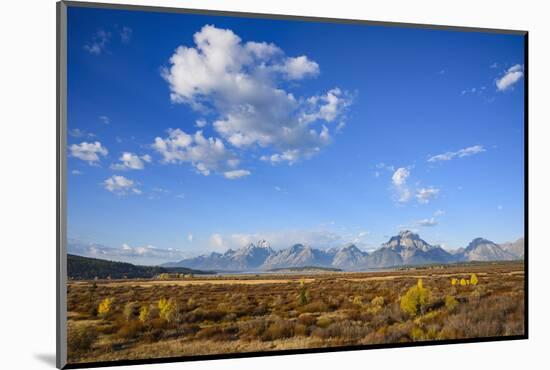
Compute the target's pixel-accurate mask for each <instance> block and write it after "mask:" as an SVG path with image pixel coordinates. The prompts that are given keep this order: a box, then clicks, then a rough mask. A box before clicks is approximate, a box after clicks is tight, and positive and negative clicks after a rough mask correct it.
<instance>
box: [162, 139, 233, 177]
mask: <svg viewBox="0 0 550 370" xmlns="http://www.w3.org/2000/svg"><path fill="white" fill-rule="evenodd" d="M152 147H153V149H155V150H156V151H157V152H159V153H160V154H161V155H162V157H163V159H162V161H163V162H164V163H191V164H192V165H193V167H194V168H195V170H196V171H197V172H198V173H200V174H202V175H204V176H208V175H210V173H211V172H212V171H215V172H226V171H233V170H236V169H235V168H234V167H236V166H238V165H239V163H240V161H239V160H238V158H236V156H235V154H234V153H232V152H231V151H229V150H227V149H226V147H225V144H224V143H223V141H222V140H221V139H219V138H213V137H210V138H205V137H204V135H203V133H202V131H197V132H195V133H194V134H192V135H191V134H188V133H186V132H185V131H183V130H181V129H179V128H178V129H169V130H168V137H166V138H161V137H157V138H155V142H154V143H153V145H152Z"/></svg>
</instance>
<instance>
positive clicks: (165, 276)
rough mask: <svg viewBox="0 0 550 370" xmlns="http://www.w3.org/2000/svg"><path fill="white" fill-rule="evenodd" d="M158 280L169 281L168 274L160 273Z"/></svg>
mask: <svg viewBox="0 0 550 370" xmlns="http://www.w3.org/2000/svg"><path fill="white" fill-rule="evenodd" d="M159 279H160V280H170V274H167V273H162V274H160V275H159Z"/></svg>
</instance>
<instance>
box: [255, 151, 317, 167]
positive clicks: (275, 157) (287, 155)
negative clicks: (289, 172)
mask: <svg viewBox="0 0 550 370" xmlns="http://www.w3.org/2000/svg"><path fill="white" fill-rule="evenodd" d="M300 155H301V153H300V151H299V150H298V149H293V150H285V151H284V152H282V153H275V154H272V155H263V156H261V157H260V160H262V161H265V162H271V163H273V164H276V163H281V162H287V163H288V164H290V165H292V164H294V163H295V162H296V161H298V160H299V159H300ZM309 155H313V153H311V154H309Z"/></svg>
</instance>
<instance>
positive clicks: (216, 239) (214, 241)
mask: <svg viewBox="0 0 550 370" xmlns="http://www.w3.org/2000/svg"><path fill="white" fill-rule="evenodd" d="M226 244H227V243H226V242H225V241H224V239H223V237H222V236H221V235H220V234H212V235H211V236H210V238H209V239H208V245H209V247H210V248H211V249H213V250H216V251H219V252H223V251H225V250H226V249H227V248H228V247H227V246H226Z"/></svg>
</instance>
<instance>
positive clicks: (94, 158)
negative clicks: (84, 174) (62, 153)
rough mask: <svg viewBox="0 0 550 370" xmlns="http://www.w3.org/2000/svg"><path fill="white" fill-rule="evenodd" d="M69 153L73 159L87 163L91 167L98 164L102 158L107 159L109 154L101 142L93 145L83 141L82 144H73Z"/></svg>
mask: <svg viewBox="0 0 550 370" xmlns="http://www.w3.org/2000/svg"><path fill="white" fill-rule="evenodd" d="M69 151H70V155H71V156H72V157H75V158H78V159H81V160H83V161H86V162H88V164H90V165H93V164H97V162H99V159H100V156H103V157H105V156H106V155H107V154H109V151H108V150H107V148H105V147H104V146H102V145H101V143H100V142H99V141H96V142H93V143H88V142H86V141H83V142H81V143H80V144H72V145H71V146H69Z"/></svg>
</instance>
